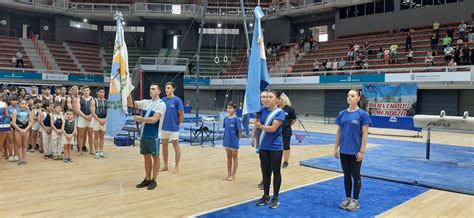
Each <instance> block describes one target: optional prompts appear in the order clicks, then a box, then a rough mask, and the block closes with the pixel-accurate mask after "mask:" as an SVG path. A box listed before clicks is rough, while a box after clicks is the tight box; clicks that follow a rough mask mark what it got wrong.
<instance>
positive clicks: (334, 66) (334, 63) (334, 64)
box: [332, 59, 338, 70]
mask: <svg viewBox="0 0 474 218" xmlns="http://www.w3.org/2000/svg"><path fill="white" fill-rule="evenodd" d="M337 64H338V63H337V60H336V59H334V60H333V61H332V70H337V69H338V67H337Z"/></svg>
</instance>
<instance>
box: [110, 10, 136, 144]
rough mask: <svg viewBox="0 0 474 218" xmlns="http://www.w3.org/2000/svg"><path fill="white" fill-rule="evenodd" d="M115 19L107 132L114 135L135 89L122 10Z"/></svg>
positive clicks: (120, 128)
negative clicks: (130, 70) (129, 67)
mask: <svg viewBox="0 0 474 218" xmlns="http://www.w3.org/2000/svg"><path fill="white" fill-rule="evenodd" d="M114 19H115V20H116V23H117V24H116V27H117V28H116V33H115V44H114V56H113V59H112V72H111V76H110V87H109V99H108V108H107V119H106V123H107V131H106V134H107V135H108V136H112V137H113V136H116V135H117V134H118V133H119V132H120V131H121V130H122V128H123V126H124V125H125V119H126V118H127V114H128V113H127V98H128V96H129V95H130V93H131V92H132V90H133V89H134V87H133V85H132V81H131V79H130V73H129V70H128V51H127V45H126V44H125V38H124V34H123V26H122V20H123V16H122V12H117V13H115V15H114Z"/></svg>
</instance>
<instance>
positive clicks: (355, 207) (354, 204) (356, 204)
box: [346, 199, 360, 211]
mask: <svg viewBox="0 0 474 218" xmlns="http://www.w3.org/2000/svg"><path fill="white" fill-rule="evenodd" d="M359 208H360V205H359V201H358V200H356V199H352V200H351V203H349V205H347V208H346V210H349V211H356V210H358V209H359Z"/></svg>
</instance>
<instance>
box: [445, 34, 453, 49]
mask: <svg viewBox="0 0 474 218" xmlns="http://www.w3.org/2000/svg"><path fill="white" fill-rule="evenodd" d="M452 44H453V39H452V38H451V37H449V35H446V37H444V38H443V48H446V47H448V46H451V45H452Z"/></svg>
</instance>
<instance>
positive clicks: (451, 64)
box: [448, 59, 458, 67]
mask: <svg viewBox="0 0 474 218" xmlns="http://www.w3.org/2000/svg"><path fill="white" fill-rule="evenodd" d="M448 66H450V67H455V66H458V64H457V63H456V61H454V59H451V61H449V63H448Z"/></svg>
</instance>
